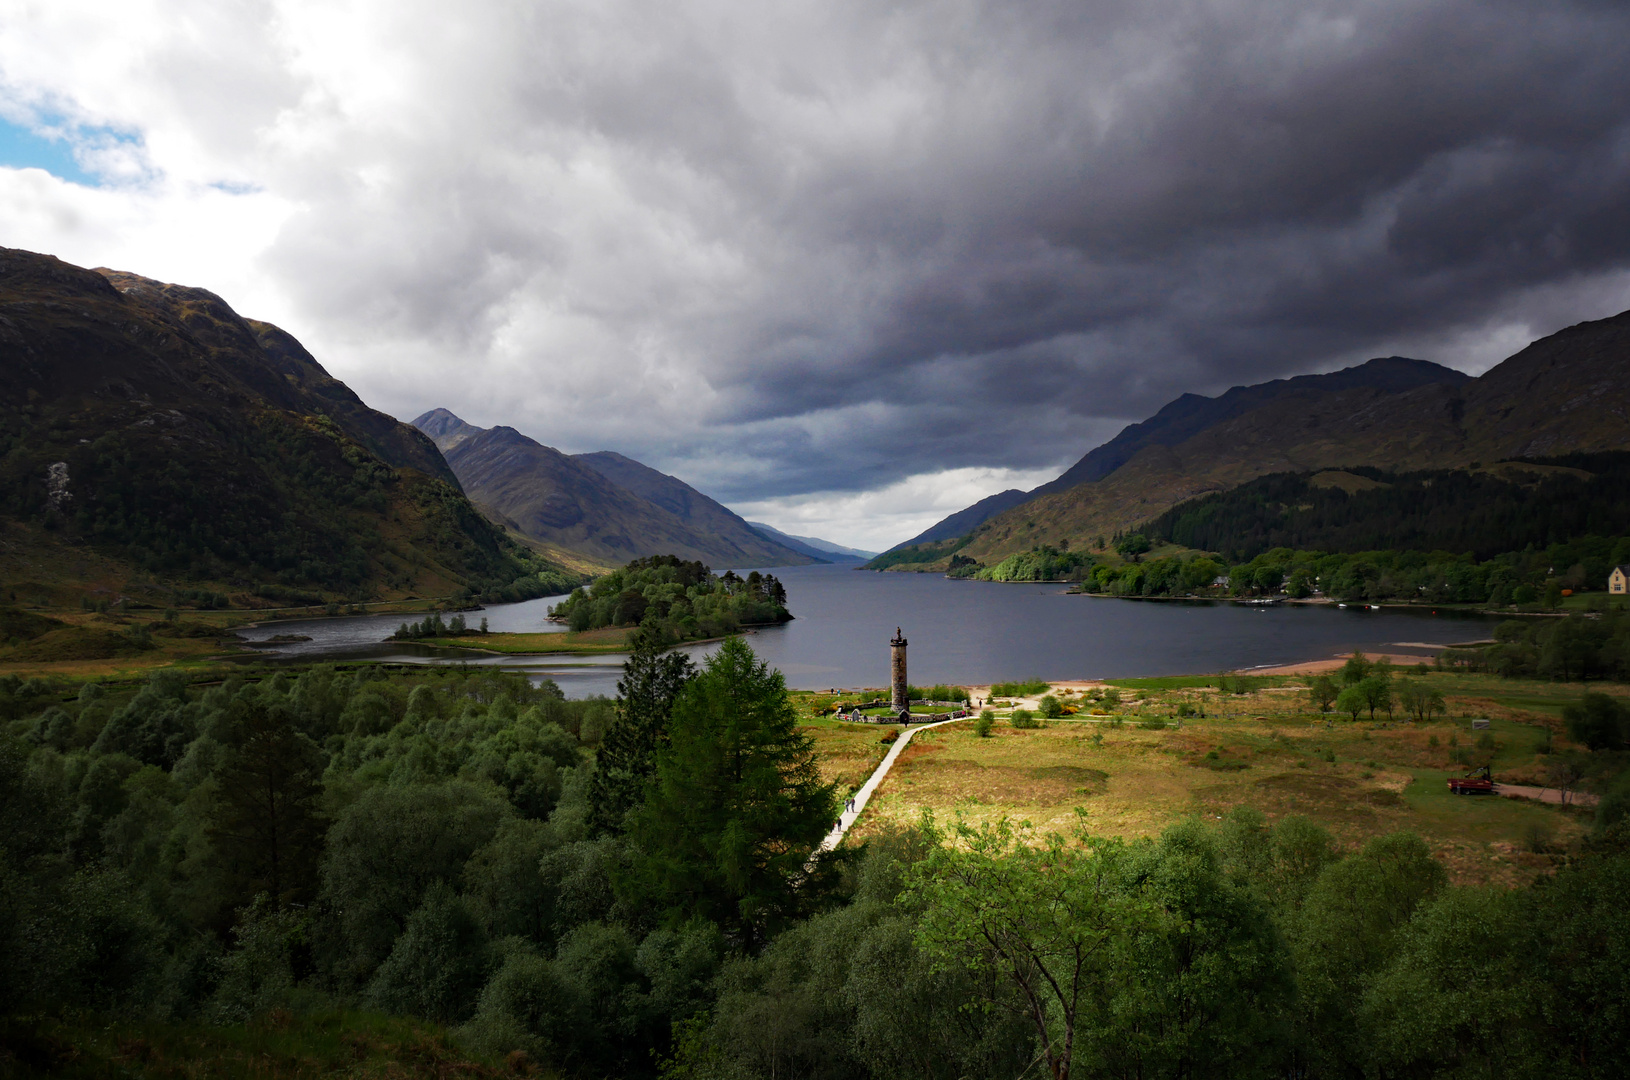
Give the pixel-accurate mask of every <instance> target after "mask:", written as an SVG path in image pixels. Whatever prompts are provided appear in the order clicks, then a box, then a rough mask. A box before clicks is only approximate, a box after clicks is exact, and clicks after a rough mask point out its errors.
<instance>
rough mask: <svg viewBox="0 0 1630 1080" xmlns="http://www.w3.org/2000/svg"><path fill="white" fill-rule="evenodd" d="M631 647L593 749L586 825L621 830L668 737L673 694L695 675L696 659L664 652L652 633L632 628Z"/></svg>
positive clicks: (641, 798)
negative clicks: (613, 705)
mask: <svg viewBox="0 0 1630 1080" xmlns="http://www.w3.org/2000/svg"><path fill="white" fill-rule="evenodd" d="M632 641H633V645H634V651H633V653H632V654H631V655H630V656H629V658H628V661H627V662H626V663H625V664H623V677H622V678H621V679H620V680H618V682H617V718H616V719H615V720H614V721H612V724H611V727H610V728H609V729H608V730H607V731H606V734H605V737H604V738H603V739H602V740H601V742H600V749H599V752H598V753H597V754H596V755H595V767H594V776H593V778H592V779H591V780H590V781H589V828H590V829H591V830H592V831H594V832H595V833H608V832H609V833H619V832H622V830H623V819H624V818H625V817H627V816H628V811H630V810H632V809H633V808H634V807H636V806H638V805H640V803H641V802H643V801H644V799H645V785H646V782H647V781H648V780H650V779H651V777H652V775H653V774H654V773H655V772H656V751H657V748H658V747H660V746H664V745H666V744H667V741H668V716H669V714H670V713H671V712H672V711H673V704H674V699H675V698H676V697H678V695H679V692H680V691H681V690H682V689H684V687H685V684H686V683H688V682H690V680H691V679H693V678H695V676H696V665H695V664H693V663H691V659H690V657H688V656H686V655H685V654H684V653H679V652H664V651H663V647H662V644H661V642H660V641H659V640H658V638H657V636H656V635H654V634H650V633H647V632H646V631H643V630H636V631H635V632H634V634H633V637H632Z"/></svg>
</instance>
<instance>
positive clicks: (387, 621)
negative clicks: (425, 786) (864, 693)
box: [240, 566, 1490, 697]
mask: <svg viewBox="0 0 1630 1080" xmlns="http://www.w3.org/2000/svg"><path fill="white" fill-rule="evenodd" d="M773 572H774V573H775V575H776V576H777V577H779V578H780V579H781V580H782V582H783V583H784V584H785V585H786V587H787V594H788V600H787V606H788V607H789V608H790V609H791V610H792V612H793V614H794V615H796V616H797V618H796V619H795V620H794V621H792V622H790V623H787V624H786V625H784V626H779V627H773V628H769V629H763V630H759V631H758V632H756V633H754V634H753V635H751V636H750V637H749V638H748V641H749V643H750V644H751V645H752V646H753V649H754V650H755V651H756V652H757V653H758V654H759V655H760V656H762V657H764V658H765V659H766V660H768V661H769V662H770V663H771V664H772V665H774V666H775V667H777V668H780V669H781V671H782V672H783V673H785V674H786V677H787V683H788V685H790V686H793V687H796V688H799V689H825V688H829V687H841V688H852V687H861V686H884V685H886V684H887V682H888V640H889V638H891V637H893V636H894V628H895V627H896V626H898V627H900V628H902V629H903V630H904V631H905V635H906V638H907V640H909V641H910V642H911V645H910V654H909V663H910V672H911V681H912V682H913V683H916V684H918V685H926V684H931V683H936V682H945V683H965V684H974V683H988V682H994V681H998V680H1003V679H1016V678H1026V677H1029V676H1032V675H1034V676H1040V677H1041V678H1044V679H1083V678H1101V677H1130V676H1139V675H1180V674H1189V673H1205V672H1214V671H1229V670H1234V669H1237V668H1250V667H1264V666H1270V665H1275V664H1289V663H1295V662H1298V661H1302V660H1315V659H1322V658H1325V657H1330V656H1336V655H1344V654H1346V653H1350V652H1352V651H1353V650H1354V649H1363V650H1365V651H1366V652H1373V651H1377V650H1380V649H1383V648H1386V647H1391V648H1390V649H1389V650H1388V651H1392V652H1403V653H1408V652H1420V653H1421V655H1422V656H1423V657H1425V656H1430V655H1431V653H1430V650H1424V649H1410V648H1407V647H1406V648H1402V649H1400V648H1397V646H1399V645H1407V644H1408V643H1417V644H1420V643H1426V644H1450V643H1453V642H1458V641H1468V640H1473V639H1476V638H1481V637H1485V636H1487V633H1488V631H1489V629H1490V624H1489V623H1488V622H1487V621H1486V620H1483V619H1481V618H1476V617H1464V616H1449V615H1433V614H1431V613H1430V612H1429V611H1425V610H1421V611H1368V610H1363V609H1358V608H1348V609H1346V610H1342V609H1338V608H1336V607H1335V606H1334V605H1317V606H1303V605H1288V604H1287V605H1282V606H1280V607H1273V608H1253V607H1246V606H1243V605H1239V604H1230V603H1226V602H1222V603H1205V602H1202V603H1170V602H1147V601H1141V602H1140V601H1132V600H1114V599H1105V598H1098V597H1090V596H1068V595H1065V588H1066V586H1063V585H1057V584H1049V585H1038V584H1032V585H1011V584H1000V583H997V582H988V581H948V580H946V579H945V578H943V577H941V576H939V575H937V574H878V573H872V572H870V571H863V570H853V569H850V568H848V567H843V566H797V567H781V568H778V569H775V570H774V571H773ZM560 600H561V597H548V598H545V599H541V600H529V601H527V602H526V603H524V604H503V605H496V606H493V607H490V608H488V609H487V610H486V611H483V612H475V613H470V614H467V615H466V616H465V617H466V618H468V619H470V620H471V621H472V622H474V623H479V621H480V619H481V618H482V617H483V616H485V617H486V619H487V620H488V626H489V628H490V629H492V630H504V631H531V632H536V631H549V630H560V629H562V628H561V627H559V626H557V625H555V624H552V623H548V622H545V621H544V619H545V616H546V615H547V613H548V608H549V605H550V604H554V603H559V602H560ZM401 622H402V617H401V616H399V615H398V616H366V617H361V618H346V619H314V620H309V621H305V622H297V623H288V622H284V623H275V624H269V625H267V626H264V627H259V628H257V629H253V630H243V631H240V632H241V633H242V634H243V636H244V637H246V638H250V639H251V640H264V639H266V638H268V637H271V636H272V635H274V634H306V635H309V636H310V637H311V638H312V640H311V641H309V642H301V643H299V644H296V645H290V646H287V647H284V648H280V649H277V650H275V651H273V650H268V651H270V652H273V653H274V655H278V656H283V657H286V658H288V659H300V660H314V659H360V658H372V659H381V660H393V661H403V662H414V663H449V662H467V663H475V664H490V665H497V666H502V667H505V668H509V669H514V670H520V671H525V672H527V673H528V674H530V675H532V676H533V677H534V678H545V677H547V678H552V679H554V680H555V681H556V682H557V683H559V684H560V686H561V688H562V689H563V690H565V691H566V693H567V694H568V695H570V696H572V697H581V696H584V695H587V694H613V693H615V692H616V685H617V677H618V675H619V674H621V664H622V658H621V657H618V656H593V657H562V658H559V659H556V658H552V657H536V658H526V659H519V660H518V659H516V658H513V657H481V658H479V659H474V660H468V661H448V660H447V659H446V655H447V654H446V653H441V652H437V651H435V650H431V649H426V648H423V647H420V646H414V645H410V644H397V643H384V642H383V639H385V638H387V637H389V636H390V634H391V633H392V632H393V631H394V630H395V629H396V627H397V626H398V625H399V624H400V623H401ZM712 647H713V646H708V645H692V646H687V647H686V651H687V652H690V653H691V654H692V655H694V656H696V657H697V658H698V659H700V658H701V656H702V655H703V654H705V653H707V652H708V651H710V650H711V649H712Z"/></svg>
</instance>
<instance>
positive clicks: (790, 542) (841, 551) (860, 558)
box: [747, 521, 877, 562]
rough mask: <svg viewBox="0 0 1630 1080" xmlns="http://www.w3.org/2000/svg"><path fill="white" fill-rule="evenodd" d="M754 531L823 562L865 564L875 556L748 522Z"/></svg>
mask: <svg viewBox="0 0 1630 1080" xmlns="http://www.w3.org/2000/svg"><path fill="white" fill-rule="evenodd" d="M747 524H749V525H751V526H752V527H753V528H754V529H755V530H756V531H758V532H759V533H761V534H762V535H763V536H764V537H766V538H767V539H770V540H774V541H775V542H776V543H778V544H782V545H784V546H786V547H790V548H792V549H793V550H794V551H802V552H803V553H804V554H805V555H809V556H812V557H814V558H817V559H820V560H822V561H823V562H865V561H866V560H867V559H870V558H873V557H875V556H876V555H877V552H875V551H861V550H860V549H859V548H852V547H844V546H843V545H842V544H834V543H833V542H832V541H830V540H822V539H821V538H820V537H818V536H794V535H793V534H792V533H784V532H782V531H781V530H780V529H777V528H776V527H775V526H773V525H766V524H764V523H763V522H762V521H749V522H748V523H747Z"/></svg>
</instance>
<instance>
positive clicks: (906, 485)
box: [731, 467, 1060, 551]
mask: <svg viewBox="0 0 1630 1080" xmlns="http://www.w3.org/2000/svg"><path fill="white" fill-rule="evenodd" d="M1059 472H1060V468H1058V467H1050V468H1045V469H1027V470H1021V469H979V468H969V469H947V470H944V471H942V472H933V473H919V474H917V475H916V476H908V477H906V478H905V479H903V480H897V481H895V482H894V483H892V484H889V485H888V486H887V487H883V488H879V489H877V490H874V491H862V492H842V491H823V492H815V493H813V494H810V495H797V496H788V497H784V498H777V499H761V500H759V501H757V502H745V503H736V504H734V505H733V506H732V507H731V509H732V510H734V511H735V512H736V513H738V514H740V515H741V516H742V517H744V518H746V519H748V520H749V521H762V522H764V523H765V524H766V525H770V526H773V527H774V528H777V529H780V530H781V531H782V532H784V533H790V534H792V535H794V536H818V537H820V538H821V539H822V540H830V541H832V542H833V543H836V544H843V545H844V546H846V547H857V548H861V549H862V550H865V551H885V550H887V549H889V548H891V547H893V546H894V545H896V544H899V543H903V542H905V541H906V540H909V539H911V538H912V537H913V536H916V535H917V534H918V533H920V532H922V531H923V530H924V529H926V528H928V527H929V526H930V525H933V524H935V523H936V522H938V521H940V520H941V519H943V518H946V517H949V516H950V515H952V514H954V513H956V512H957V511H958V510H961V509H963V508H964V507H967V506H971V505H973V504H974V503H976V502H978V501H979V500H980V499H983V498H985V497H987V496H990V495H995V494H996V493H997V492H999V491H1006V490H1008V489H1009V488H1019V489H1020V490H1023V491H1029V490H1030V489H1031V488H1033V487H1038V486H1039V485H1041V484H1045V483H1046V482H1047V481H1049V480H1051V479H1053V477H1055V476H1057V475H1058V474H1059Z"/></svg>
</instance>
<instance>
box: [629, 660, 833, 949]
mask: <svg viewBox="0 0 1630 1080" xmlns="http://www.w3.org/2000/svg"><path fill="white" fill-rule="evenodd" d="M836 816H837V795H836V789H835V786H834V785H833V784H830V783H824V782H823V781H822V780H821V775H820V770H819V769H818V768H817V766H816V759H815V748H814V743H813V742H812V741H811V739H810V738H809V736H808V735H806V734H804V733H803V732H802V731H800V730H799V728H798V722H797V715H796V713H795V712H794V710H793V706H792V700H791V698H790V697H789V696H788V694H787V685H786V681H785V680H784V679H783V678H782V676H781V673H780V672H779V671H774V670H772V669H771V668H770V666H769V665H768V664H767V663H765V662H764V661H763V660H760V659H759V658H758V657H757V656H755V655H754V654H753V650H752V649H751V648H749V647H748V646H747V643H746V642H744V641H743V640H742V639H741V638H730V639H728V640H726V641H725V643H724V644H723V645H721V646H720V647H719V650H718V651H717V652H716V653H714V654H713V655H712V656H711V657H709V658H708V660H707V662H706V664H705V666H704V668H703V671H702V673H701V674H700V675H699V676H697V677H696V678H695V679H694V680H692V681H691V682H690V683H689V684H688V685H687V686H686V687H685V689H684V690H683V691H682V692H681V693H680V695H679V697H678V699H677V700H676V701H675V702H674V707H673V718H672V720H671V721H670V723H669V727H668V743H667V745H665V746H662V747H660V748H659V749H658V750H657V753H656V779H655V782H654V783H653V784H651V785H650V786H649V788H648V790H647V795H646V800H645V804H644V806H642V807H641V808H640V809H639V810H638V811H636V812H635V813H634V814H633V815H631V816H630V819H629V820H630V828H629V836H630V839H631V840H632V841H633V846H634V848H635V851H634V856H633V868H632V873H631V875H630V877H629V878H628V879H627V880H625V882H624V887H625V891H626V890H630V889H631V890H632V892H633V893H634V894H635V895H633V896H630V897H629V899H630V900H633V901H634V902H635V903H636V904H638V905H640V906H644V907H646V908H647V909H649V910H655V911H662V912H667V913H668V914H669V915H670V916H671V917H672V919H673V920H674V921H683V920H684V919H687V918H690V917H692V916H695V915H700V916H702V917H703V918H707V919H710V920H712V921H714V922H716V923H718V924H719V925H720V926H722V927H724V928H725V930H726V932H727V933H729V934H731V935H732V936H734V937H735V938H736V939H737V940H738V941H739V942H741V943H742V944H743V945H745V946H746V947H748V948H750V949H751V948H756V947H757V946H758V945H759V944H762V942H764V941H765V940H767V939H768V937H769V936H770V935H772V934H773V933H774V932H775V930H776V929H777V928H778V927H780V926H781V925H784V924H785V923H786V922H787V921H789V920H790V919H792V918H793V917H795V916H796V915H797V913H798V909H799V907H800V905H801V904H802V903H803V902H804V901H806V900H809V899H812V895H811V894H812V893H813V892H814V891H815V890H813V889H810V888H805V887H804V886H806V885H808V884H811V883H812V860H813V859H814V856H815V852H816V848H817V847H818V845H819V844H820V842H821V840H822V839H823V838H824V836H825V835H826V833H827V831H828V830H829V829H830V828H831V827H832V822H833V820H834V819H835V818H836Z"/></svg>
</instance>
